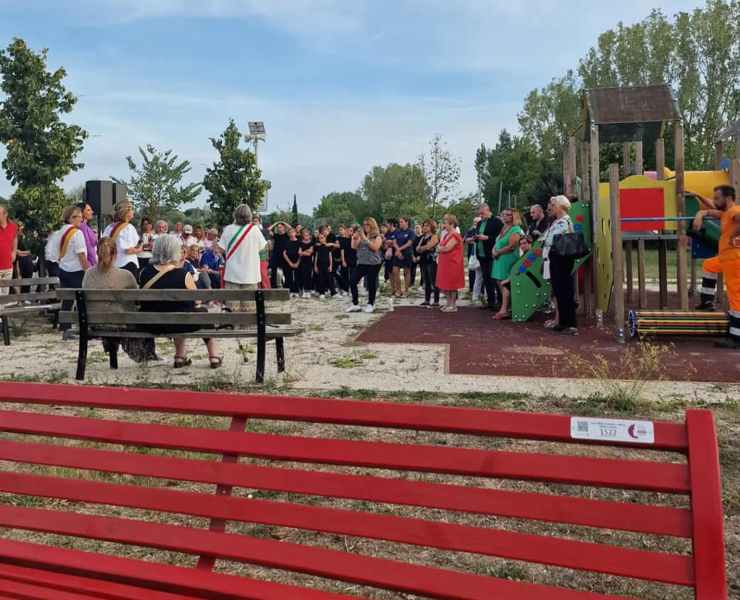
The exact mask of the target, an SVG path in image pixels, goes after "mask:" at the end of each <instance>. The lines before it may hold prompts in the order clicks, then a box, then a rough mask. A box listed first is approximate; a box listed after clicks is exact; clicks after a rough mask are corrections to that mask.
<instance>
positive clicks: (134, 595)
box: [0, 563, 195, 600]
mask: <svg viewBox="0 0 740 600" xmlns="http://www.w3.org/2000/svg"><path fill="white" fill-rule="evenodd" d="M0 578H2V579H4V580H13V581H19V582H23V583H30V584H34V585H38V586H43V587H45V588H47V589H49V590H50V591H51V592H56V591H59V590H61V591H63V592H83V593H86V594H89V595H90V596H91V597H94V598H103V599H105V600H140V599H141V588H140V587H134V586H130V585H124V584H121V583H113V582H110V581H103V580H100V579H92V578H90V577H78V576H76V575H67V574H64V573H54V572H52V571H44V570H41V569H31V568H28V567H19V566H17V565H10V564H2V563H0ZM0 589H3V588H2V586H0ZM44 597H46V596H44ZM48 597H49V598H52V599H54V598H56V596H54V595H53V594H52V595H49V596H48ZM194 598H195V597H194V596H191V595H188V596H183V595H181V594H171V593H169V592H160V591H156V590H147V600H194Z"/></svg>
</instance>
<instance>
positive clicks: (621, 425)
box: [570, 417, 655, 444]
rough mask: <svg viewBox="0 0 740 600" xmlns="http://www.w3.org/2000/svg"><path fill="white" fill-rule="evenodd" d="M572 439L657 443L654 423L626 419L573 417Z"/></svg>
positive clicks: (571, 425) (571, 426)
mask: <svg viewBox="0 0 740 600" xmlns="http://www.w3.org/2000/svg"><path fill="white" fill-rule="evenodd" d="M570 437H572V438H575V439H579V440H599V441H603V442H626V443H629V444H654V443H655V431H654V429H653V422H652V421H627V420H624V419H592V418H588V417H571V418H570Z"/></svg>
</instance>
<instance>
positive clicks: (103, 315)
mask: <svg viewBox="0 0 740 600" xmlns="http://www.w3.org/2000/svg"><path fill="white" fill-rule="evenodd" d="M58 294H59V298H60V299H61V300H75V302H76V310H75V311H62V312H60V313H59V322H60V323H62V324H67V323H68V324H74V325H77V327H78V329H79V335H80V340H79V351H78V355H77V375H76V377H77V379H79V380H83V379H85V368H86V364H87V348H88V344H89V341H90V340H92V339H105V338H107V339H113V340H116V339H121V338H174V337H185V338H204V337H206V338H208V337H210V338H236V339H239V338H250V337H253V338H257V377H256V380H257V383H262V382H263V381H264V375H265V353H266V346H267V342H268V341H272V340H274V341H275V352H276V358H277V368H278V372H279V373H280V372H283V371H284V370H285V345H284V338H286V337H291V336H295V335H298V334H300V333H302V331H303V330H302V329H301V328H299V327H292V326H291V315H290V313H289V312H277V311H272V310H270V311H268V310H267V309H266V307H265V303H266V302H286V301H287V300H288V299H289V293H288V290H283V289H276V290H257V291H251V290H224V289H216V290H197V291H195V290H74V289H60V290H58ZM213 300H217V301H221V302H254V303H255V305H256V312H253V313H251V312H218V313H217V312H209V313H200V312H166V313H162V312H139V311H127V312H90V311H88V310H87V303H88V302H93V301H96V302H115V303H118V304H127V305H130V304H132V303H138V302H142V301H157V302H183V301H186V302H192V301H201V302H210V301H213ZM164 324H166V325H196V326H201V327H203V329H200V330H198V331H195V332H193V333H181V334H180V333H178V334H166V333H149V332H146V331H145V329H146V326H147V325H150V326H151V325H164ZM125 327H129V328H130V329H132V331H129V330H125ZM137 329H141V330H144V331H137ZM117 351H118V344H112V345H111V349H110V352H109V355H110V367H111V368H112V369H117V368H118V355H117Z"/></svg>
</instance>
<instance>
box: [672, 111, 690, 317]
mask: <svg viewBox="0 0 740 600" xmlns="http://www.w3.org/2000/svg"><path fill="white" fill-rule="evenodd" d="M673 144H674V151H675V154H676V215H677V216H678V217H683V216H685V215H686V198H685V197H684V138H683V122H682V121H680V120H679V121H676V124H675V129H674V142H673ZM677 233H678V244H677V248H676V251H677V252H678V257H677V261H676V262H677V277H678V286H677V288H678V297H679V300H680V301H681V310H689V288H688V281H687V279H688V277H687V276H688V263H687V249H688V247H689V238H688V237H686V223H685V222H684V221H679V222H678V224H677Z"/></svg>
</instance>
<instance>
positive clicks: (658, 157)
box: [655, 138, 665, 180]
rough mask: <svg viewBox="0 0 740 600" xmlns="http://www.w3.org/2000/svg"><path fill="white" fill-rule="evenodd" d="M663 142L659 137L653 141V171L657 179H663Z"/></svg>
mask: <svg viewBox="0 0 740 600" xmlns="http://www.w3.org/2000/svg"><path fill="white" fill-rule="evenodd" d="M664 170H665V142H664V141H663V138H659V139H658V140H656V142H655V172H656V173H657V178H658V179H659V180H663V179H665V173H664Z"/></svg>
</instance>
